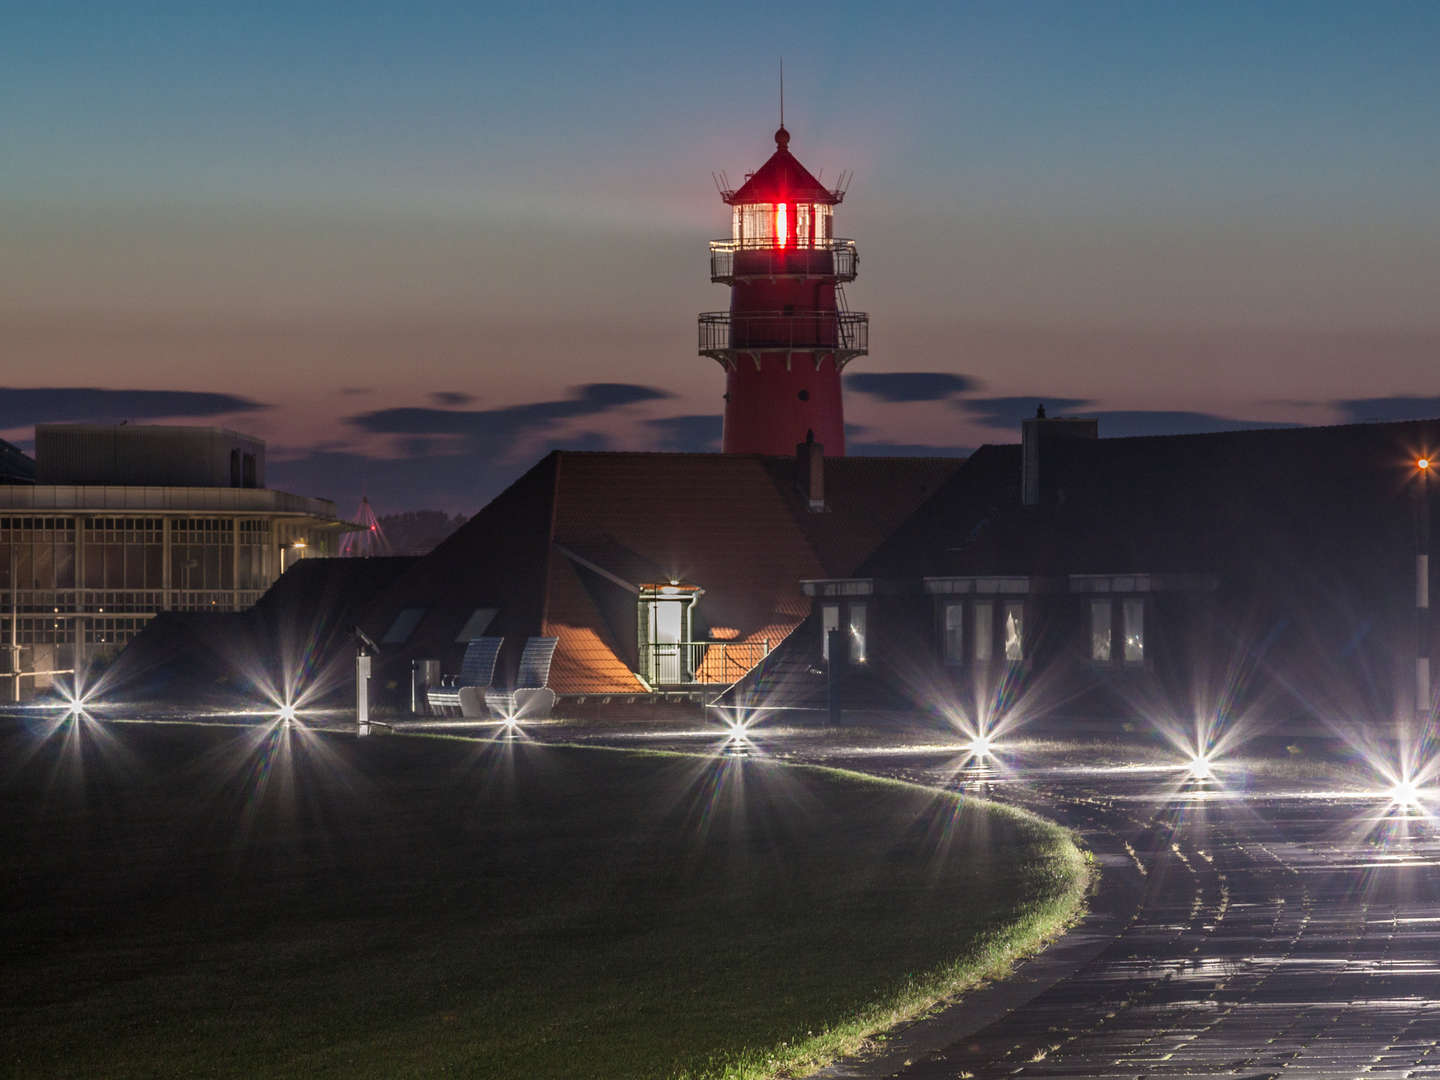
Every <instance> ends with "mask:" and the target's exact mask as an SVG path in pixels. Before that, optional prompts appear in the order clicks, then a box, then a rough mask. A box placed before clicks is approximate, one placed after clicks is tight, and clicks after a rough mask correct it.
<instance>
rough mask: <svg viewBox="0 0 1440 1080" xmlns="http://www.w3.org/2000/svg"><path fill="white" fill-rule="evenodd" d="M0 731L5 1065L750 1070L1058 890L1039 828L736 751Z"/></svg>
mask: <svg viewBox="0 0 1440 1080" xmlns="http://www.w3.org/2000/svg"><path fill="white" fill-rule="evenodd" d="M3 723H4V724H5V725H6V726H4V727H3V728H0V911H3V916H4V933H3V936H0V971H3V972H4V976H5V977H4V979H3V980H0V1071H3V1072H6V1073H7V1074H8V1075H14V1076H46V1077H61V1076H85V1077H95V1076H146V1077H151V1076H154V1077H171V1076H174V1077H205V1076H225V1077H230V1076H234V1077H241V1076H244V1077H249V1076H256V1075H263V1076H294V1077H331V1076H333V1077H346V1078H352V1077H372V1076H373V1077H397V1076H434V1075H456V1076H466V1077H524V1078H527V1080H533V1078H542V1077H565V1078H572V1080H573V1078H582V1077H597V1078H602V1077H603V1078H606V1080H615V1078H621V1077H666V1076H670V1077H693V1078H699V1077H727V1078H728V1077H735V1078H739V1077H751V1076H755V1077H758V1076H765V1075H768V1074H770V1073H773V1072H774V1071H776V1070H777V1069H779V1068H781V1067H782V1066H789V1067H794V1068H803V1065H804V1063H805V1062H807V1061H810V1060H813V1059H814V1058H815V1057H817V1056H825V1055H827V1054H833V1053H835V1052H836V1051H838V1050H841V1049H844V1048H846V1047H853V1046H854V1045H855V1044H856V1042H857V1041H858V1039H859V1037H860V1036H861V1035H863V1034H865V1033H866V1032H868V1031H873V1030H875V1029H876V1028H877V1027H883V1026H885V1025H887V1024H888V1023H890V1022H893V1021H894V1020H895V1019H898V1018H899V1017H901V1016H903V1015H908V1014H913V1013H914V1012H915V1011H916V1010H918V1009H921V1008H923V1007H924V1005H925V1003H926V1002H928V1001H931V1000H933V999H934V998H936V997H937V996H940V995H942V994H944V993H946V992H948V991H950V990H952V989H954V988H956V987H958V986H960V985H964V984H965V983H966V982H967V981H969V980H973V979H974V978H976V977H977V976H979V975H982V974H985V973H994V972H997V971H1001V970H1003V969H1004V966H1005V965H1006V963H1007V962H1008V961H1009V960H1010V959H1011V958H1012V957H1013V956H1014V955H1015V954H1016V953H1018V952H1020V951H1023V950H1028V949H1033V948H1034V947H1036V945H1038V944H1039V943H1040V942H1042V941H1043V940H1044V939H1045V937H1046V936H1047V935H1049V934H1051V933H1053V932H1054V931H1055V929H1056V928H1057V927H1058V926H1060V925H1061V924H1063V923H1064V922H1065V921H1066V919H1067V918H1069V917H1070V916H1071V915H1072V914H1073V913H1074V912H1075V911H1076V910H1077V908H1078V905H1079V903H1080V899H1081V896H1082V893H1083V891H1084V887H1085V877H1086V874H1085V865H1084V860H1083V858H1082V856H1081V855H1080V853H1079V852H1077V851H1076V849H1075V848H1074V847H1073V845H1072V844H1071V843H1070V841H1069V840H1068V838H1067V837H1066V836H1065V834H1063V833H1062V832H1061V831H1060V830H1059V829H1057V828H1054V827H1052V826H1049V825H1047V824H1045V823H1043V822H1039V821H1037V820H1035V819H1033V818H1029V817H1026V816H1024V815H1021V814H1018V813H1015V812H1012V811H1009V810H1005V809H1002V808H998V807H993V806H989V805H986V804H983V803H978V802H974V801H960V800H958V799H954V798H951V797H949V796H937V795H935V794H933V793H930V792H926V791H923V790H920V789H916V788H911V787H905V786H901V785H897V784H889V783H882V782H876V781H870V780H865V779H862V778H858V777H855V776H853V775H850V774H844V773H838V772H834V771H830V770H821V769H805V768H787V767H784V766H780V765H776V764H773V763H767V762H765V761H764V760H761V759H709V760H706V759H698V758H689V757H675V756H665V755H654V754H643V753H622V752H615V751H605V750H595V749H578V748H567V747H556V746H540V745H537V744H533V743H528V742H524V741H517V742H512V743H500V742H495V743H469V742H462V741H455V740H442V739H432V738H418V737H414V738H412V737H375V738H371V739H368V740H357V739H354V738H352V737H345V736H325V735H319V736H317V735H313V734H304V735H300V734H292V735H290V736H283V735H265V734H263V733H262V732H261V731H260V730H259V729H249V730H247V729H236V728H213V727H189V726H156V725H142V724H119V725H107V726H105V727H104V728H98V727H91V726H89V725H79V726H75V727H72V728H71V729H68V730H65V731H61V732H57V733H55V734H53V735H51V736H50V737H49V738H45V739H43V740H42V739H41V738H39V735H38V733H37V731H36V730H34V728H33V727H32V728H31V729H28V730H27V729H26V728H24V727H22V726H20V725H18V724H15V723H14V722H11V721H4V722H3ZM272 740H274V741H272Z"/></svg>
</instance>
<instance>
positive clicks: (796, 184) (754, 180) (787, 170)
mask: <svg viewBox="0 0 1440 1080" xmlns="http://www.w3.org/2000/svg"><path fill="white" fill-rule="evenodd" d="M777 134H778V133H777ZM789 141H790V137H789V135H788V134H787V135H786V136H785V140H784V142H785V144H788V143H789ZM777 143H778V140H777ZM725 201H726V202H728V203H731V204H732V205H734V204H739V203H773V202H811V203H826V204H833V203H838V202H839V201H840V199H839V198H838V197H837V196H836V194H835V193H834V192H833V191H830V190H829V189H828V188H826V187H825V185H824V184H822V183H820V181H819V180H817V179H815V177H814V176H812V175H811V174H810V170H809V169H807V168H805V166H804V165H801V164H800V162H799V160H797V159H796V157H795V155H794V154H792V153H790V151H789V150H788V149H787V147H786V145H777V148H776V150H775V152H774V153H773V154H771V155H770V157H769V158H768V159H767V160H766V162H765V164H764V165H761V166H760V168H758V169H756V170H755V172H753V173H752V174H751V175H750V176H749V178H748V179H746V181H745V183H744V184H742V185H740V190H738V191H736V192H735V193H734V194H732V195H731V196H730V197H729V198H728V199H726V200H725Z"/></svg>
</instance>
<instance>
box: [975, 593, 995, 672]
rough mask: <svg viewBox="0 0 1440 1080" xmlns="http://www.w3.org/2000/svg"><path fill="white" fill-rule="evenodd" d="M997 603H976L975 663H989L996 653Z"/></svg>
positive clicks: (979, 601) (977, 601)
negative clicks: (994, 652)
mask: <svg viewBox="0 0 1440 1080" xmlns="http://www.w3.org/2000/svg"><path fill="white" fill-rule="evenodd" d="M994 637H995V602H994V601H993V600H976V601H975V634H974V638H975V649H974V653H975V662H976V663H977V664H983V663H985V662H987V661H988V660H989V659H990V657H991V654H992V653H993V651H994V646H995V641H994Z"/></svg>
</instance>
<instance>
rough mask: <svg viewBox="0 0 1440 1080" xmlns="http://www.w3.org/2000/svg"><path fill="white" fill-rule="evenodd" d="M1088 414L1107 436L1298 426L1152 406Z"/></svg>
mask: <svg viewBox="0 0 1440 1080" xmlns="http://www.w3.org/2000/svg"><path fill="white" fill-rule="evenodd" d="M1052 415H1053V414H1052ZM1085 415H1086V416H1093V417H1095V418H1096V419H1098V420H1099V421H1100V434H1101V436H1102V437H1105V438H1111V437H1119V436H1125V435H1211V434H1214V433H1215V432H1217V431H1260V430H1265V429H1269V428H1288V427H1298V426H1299V425H1297V424H1291V423H1284V422H1278V421H1271V420H1234V419H1231V418H1230V417H1228V416H1215V415H1213V414H1211V413H1199V412H1169V411H1165V410H1149V409H1138V410H1124V409H1120V410H1113V411H1109V412H1088V413H1086V414H1085Z"/></svg>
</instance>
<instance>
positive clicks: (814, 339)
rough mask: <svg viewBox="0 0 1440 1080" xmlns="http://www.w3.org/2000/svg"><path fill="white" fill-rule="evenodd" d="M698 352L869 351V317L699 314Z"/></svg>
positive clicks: (827, 313)
mask: <svg viewBox="0 0 1440 1080" xmlns="http://www.w3.org/2000/svg"><path fill="white" fill-rule="evenodd" d="M699 329H700V349H699V351H700V353H701V354H702V355H705V356H714V355H716V354H721V355H720V356H719V357H717V358H723V355H724V354H726V353H730V352H735V351H755V352H763V351H765V350H767V349H805V350H807V351H816V352H832V351H833V352H840V353H844V354H846V356H847V358H848V357H854V356H860V355H863V354H864V353H867V352H869V351H870V316H869V315H867V314H865V313H864V312H863V311H751V312H746V313H745V314H743V315H732V314H731V313H730V312H728V311H705V312H702V313H701V314H700V320H699Z"/></svg>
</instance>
